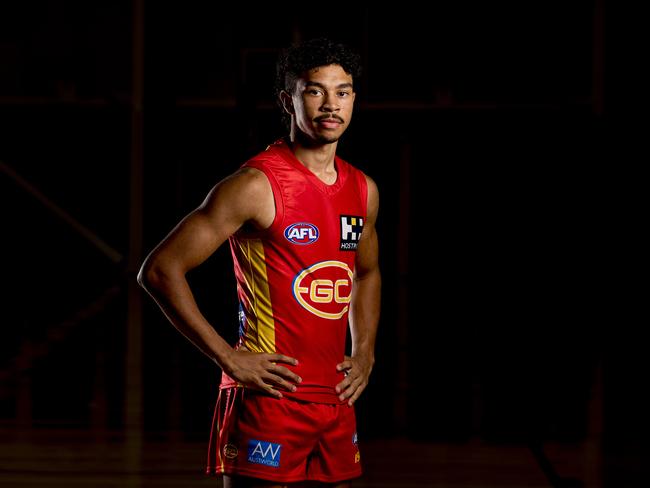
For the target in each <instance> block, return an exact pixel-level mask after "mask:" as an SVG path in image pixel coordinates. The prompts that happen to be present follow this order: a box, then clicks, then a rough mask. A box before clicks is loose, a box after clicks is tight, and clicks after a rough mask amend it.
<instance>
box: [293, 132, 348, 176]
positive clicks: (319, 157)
mask: <svg viewBox="0 0 650 488" xmlns="http://www.w3.org/2000/svg"><path fill="white" fill-rule="evenodd" d="M336 146H337V142H332V143H330V144H314V145H305V144H303V143H301V141H300V140H299V139H298V138H295V137H292V138H291V150H292V151H293V154H294V156H295V157H296V159H297V160H298V161H300V162H301V163H302V164H304V165H305V167H306V168H307V169H308V170H310V171H311V172H312V173H314V174H315V175H316V176H318V178H320V179H321V180H322V181H324V182H325V183H328V184H331V183H332V182H333V181H336V166H335V165H334V156H335V155H336Z"/></svg>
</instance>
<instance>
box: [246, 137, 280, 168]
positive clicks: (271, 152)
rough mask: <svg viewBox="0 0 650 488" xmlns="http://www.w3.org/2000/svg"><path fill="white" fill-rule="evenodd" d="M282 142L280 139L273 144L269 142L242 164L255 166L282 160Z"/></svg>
mask: <svg viewBox="0 0 650 488" xmlns="http://www.w3.org/2000/svg"><path fill="white" fill-rule="evenodd" d="M283 146H284V142H283V141H282V140H281V139H280V140H278V141H276V142H274V143H273V144H269V145H268V146H266V148H265V149H264V150H263V151H260V152H259V153H257V154H256V155H255V156H253V157H252V158H250V159H249V160H248V161H246V162H245V163H244V166H256V165H265V164H272V163H274V162H281V161H284V159H285V158H284V157H283V148H284V147H283Z"/></svg>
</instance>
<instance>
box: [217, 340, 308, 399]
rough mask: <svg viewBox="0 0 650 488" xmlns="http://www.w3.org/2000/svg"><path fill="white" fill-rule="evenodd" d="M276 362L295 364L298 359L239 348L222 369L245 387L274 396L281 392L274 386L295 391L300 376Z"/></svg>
mask: <svg viewBox="0 0 650 488" xmlns="http://www.w3.org/2000/svg"><path fill="white" fill-rule="evenodd" d="M276 363H286V364H292V365H294V366H295V365H297V364H298V360H297V359H295V358H290V357H289V356H285V355H283V354H266V353H257V352H251V351H247V350H245V349H239V350H237V351H233V352H232V354H231V355H230V357H229V358H228V361H227V364H224V366H223V367H224V369H225V370H226V373H227V374H228V376H230V377H231V378H233V379H234V380H236V381H237V382H239V383H241V384H242V385H244V386H245V387H247V388H252V389H255V390H260V391H263V392H265V393H268V394H269V395H272V396H274V397H276V398H282V393H281V392H280V391H278V390H277V389H276V388H278V387H280V388H282V389H284V390H286V391H296V385H295V384H297V383H300V382H301V381H302V378H301V377H300V376H298V375H297V374H295V373H293V372H292V371H290V370H289V369H287V368H285V367H284V366H280V365H278V364H276Z"/></svg>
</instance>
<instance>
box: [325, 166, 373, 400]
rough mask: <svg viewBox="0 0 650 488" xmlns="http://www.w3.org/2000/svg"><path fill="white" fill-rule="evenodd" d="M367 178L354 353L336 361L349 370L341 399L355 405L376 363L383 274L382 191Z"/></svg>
mask: <svg viewBox="0 0 650 488" xmlns="http://www.w3.org/2000/svg"><path fill="white" fill-rule="evenodd" d="M367 180H368V215H367V217H366V222H365V224H364V226H363V232H362V234H361V239H360V240H359V247H358V249H357V256H356V263H355V277H354V286H353V288H352V300H351V303H350V329H351V333H352V355H351V357H349V358H346V359H345V361H343V362H342V363H340V364H338V365H337V369H338V370H339V371H346V373H347V376H346V378H345V379H344V380H343V381H342V382H341V383H339V384H338V385H337V387H336V392H337V393H339V398H340V399H341V400H345V399H348V404H349V405H352V404H353V403H354V402H355V401H356V400H357V399H358V398H359V396H360V395H361V393H362V392H363V390H364V389H365V388H366V386H367V385H368V379H369V377H370V373H371V371H372V367H373V365H374V363H375V339H376V337H377V326H378V324H379V310H380V298H381V274H380V272H379V262H378V258H379V244H378V240H377V231H376V229H375V222H376V220H377V213H378V211H379V192H378V191H377V186H376V185H375V183H374V181H372V180H371V179H370V178H367Z"/></svg>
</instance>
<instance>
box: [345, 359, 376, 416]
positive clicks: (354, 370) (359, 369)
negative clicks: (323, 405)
mask: <svg viewBox="0 0 650 488" xmlns="http://www.w3.org/2000/svg"><path fill="white" fill-rule="evenodd" d="M374 363H375V361H374V360H373V359H372V358H370V357H368V356H353V357H349V356H345V361H343V362H342V363H339V364H337V365H336V370H337V371H344V372H345V379H344V380H343V381H341V382H340V383H339V384H338V385H336V393H338V394H339V400H341V401H343V400H345V399H346V398H349V400H348V405H349V406H352V405H353V404H354V402H356V401H357V399H358V398H359V396H360V395H361V392H362V391H363V390H365V389H366V386H368V378H370V372H371V371H372V366H373V365H374Z"/></svg>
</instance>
